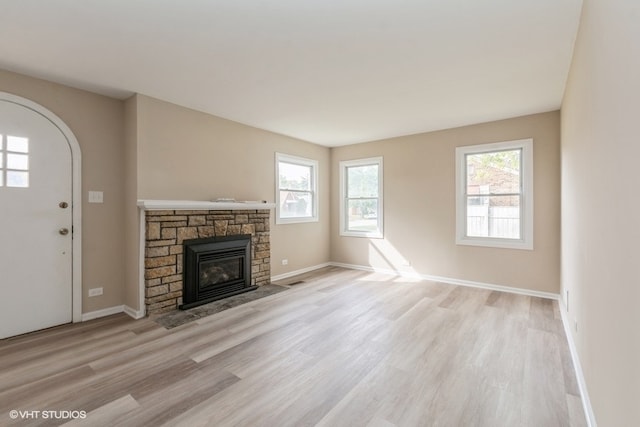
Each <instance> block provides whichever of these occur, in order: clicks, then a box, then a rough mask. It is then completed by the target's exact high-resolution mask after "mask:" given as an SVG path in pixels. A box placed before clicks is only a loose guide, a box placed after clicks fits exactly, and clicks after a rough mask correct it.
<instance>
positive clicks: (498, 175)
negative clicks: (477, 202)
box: [466, 150, 522, 195]
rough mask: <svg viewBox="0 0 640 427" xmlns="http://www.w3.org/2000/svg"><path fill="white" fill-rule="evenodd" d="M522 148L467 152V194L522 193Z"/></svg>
mask: <svg viewBox="0 0 640 427" xmlns="http://www.w3.org/2000/svg"><path fill="white" fill-rule="evenodd" d="M521 154H522V150H509V151H497V152H492V153H479V154H467V156H466V163H467V194H469V195H471V194H505V193H520V158H521Z"/></svg>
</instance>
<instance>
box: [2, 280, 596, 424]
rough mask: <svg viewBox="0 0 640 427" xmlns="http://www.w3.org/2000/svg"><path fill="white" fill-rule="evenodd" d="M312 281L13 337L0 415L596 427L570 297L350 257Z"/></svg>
mask: <svg viewBox="0 0 640 427" xmlns="http://www.w3.org/2000/svg"><path fill="white" fill-rule="evenodd" d="M303 279H304V283H300V284H297V285H295V286H292V287H291V289H289V290H287V291H284V292H281V293H279V294H276V295H272V296H269V297H267V298H264V299H261V300H257V301H254V302H251V303H248V304H245V305H242V306H239V307H235V308H233V309H230V310H227V311H224V312H221V313H218V314H215V315H213V316H209V317H207V318H203V319H200V320H197V321H195V322H192V323H189V324H186V325H183V326H180V327H177V328H174V329H171V330H166V329H164V328H162V327H160V326H159V325H157V324H156V323H155V322H153V320H151V319H143V320H138V321H134V320H131V319H130V318H128V317H127V316H126V315H116V316H110V317H107V318H103V319H98V320H95V321H90V322H85V323H81V324H75V325H67V326H62V327H58V328H53V329H50V330H47V331H42V332H38V333H33V334H28V335H24V336H21V337H16V338H12V339H7V340H3V341H0V425H3V426H4V425H57V424H62V423H65V422H66V421H67V420H58V421H52V420H50V419H46V420H43V419H42V418H38V419H18V420H15V421H12V420H11V418H10V416H9V414H10V412H9V411H10V410H12V409H15V410H30V411H35V410H40V411H45V410H49V411H51V410H58V411H60V410H77V411H86V412H87V416H86V419H84V420H76V421H83V423H77V422H71V423H69V424H70V425H72V424H83V425H89V426H156V425H169V426H188V427H195V426H312V425H320V426H349V427H355V426H491V427H495V426H509V427H513V426H535V427H548V426H582V425H586V423H585V419H584V415H583V412H582V405H581V401H580V397H579V393H578V387H577V384H576V379H575V376H574V371H573V367H572V362H571V359H570V355H569V350H568V345H567V340H566V338H565V335H564V331H563V329H562V322H561V320H560V315H559V311H558V306H557V303H556V302H555V301H551V300H545V299H540V298H532V297H527V296H520V295H513V294H506V293H500V292H494V291H488V290H482V289H474V288H465V287H457V286H452V285H446V284H442V283H433V282H425V281H411V280H407V279H399V278H397V277H392V276H385V275H381V274H373V273H366V272H361V271H354V270H344V269H339V268H327V269H323V270H319V271H318V272H315V273H314V274H307V275H305V276H304V277H303ZM293 281H294V279H289V281H288V283H291V282H293Z"/></svg>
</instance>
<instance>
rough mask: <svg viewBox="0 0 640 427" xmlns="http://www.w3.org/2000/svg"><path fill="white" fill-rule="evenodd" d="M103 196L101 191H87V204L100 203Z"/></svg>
mask: <svg viewBox="0 0 640 427" xmlns="http://www.w3.org/2000/svg"><path fill="white" fill-rule="evenodd" d="M103 201H104V195H103V192H102V191H89V203H102V202H103Z"/></svg>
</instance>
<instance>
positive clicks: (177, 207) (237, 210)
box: [138, 200, 273, 314]
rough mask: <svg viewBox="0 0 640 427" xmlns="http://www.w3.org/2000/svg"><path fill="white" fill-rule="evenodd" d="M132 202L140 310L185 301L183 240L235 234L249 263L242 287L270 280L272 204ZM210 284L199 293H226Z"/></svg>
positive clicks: (166, 308) (153, 311)
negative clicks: (136, 211)
mask: <svg viewBox="0 0 640 427" xmlns="http://www.w3.org/2000/svg"><path fill="white" fill-rule="evenodd" d="M138 206H139V207H140V209H141V223H142V222H143V224H144V225H143V226H144V228H143V229H144V242H143V243H144V245H143V249H144V254H142V253H141V257H143V259H144V276H143V278H141V279H142V280H143V289H144V304H145V312H146V314H159V313H164V312H167V311H172V310H175V309H177V308H179V307H180V306H181V305H183V303H184V304H191V302H185V301H184V297H185V295H184V293H183V286H184V282H183V274H184V259H185V242H186V243H190V242H193V241H194V240H195V239H204V240H203V241H207V242H213V241H216V239H217V240H218V241H227V240H233V237H234V236H235V237H237V238H238V239H243V238H244V239H247V240H249V242H250V249H249V251H250V256H249V258H250V261H249V262H248V264H246V266H245V267H246V268H247V271H248V272H249V275H250V277H249V278H248V282H247V283H246V284H243V285H242V286H247V285H248V287H257V286H262V285H266V284H269V283H270V282H271V245H270V223H269V218H270V209H271V208H273V204H267V203H216V202H191V201H176V202H173V201H161V200H159V201H153V200H141V201H139V202H138ZM167 207H172V208H173V209H166V208H167ZM141 225H142V224H141ZM141 237H142V236H141ZM141 243H142V242H141ZM223 267H224V265H222V267H221V266H218V268H223ZM228 268H230V269H232V267H228ZM226 274H229V273H226ZM231 282H234V283H233V284H231V285H230V287H231V288H233V287H234V286H235V287H236V288H237V287H238V283H236V282H237V281H236V280H235V279H231ZM216 285H217V284H215V283H208V284H207V285H205V288H207V287H208V288H209V289H208V290H207V289H205V291H211V292H210V294H209V296H208V297H207V298H215V297H224V296H226V295H223V296H220V295H213V294H216V292H217V290H216V289H215V288H216V287H217V286H216ZM235 290H238V289H235ZM232 292H233V290H231V291H230V293H229V294H231V293H232ZM205 293H206V292H205ZM223 293H224V292H223ZM185 308H186V307H185Z"/></svg>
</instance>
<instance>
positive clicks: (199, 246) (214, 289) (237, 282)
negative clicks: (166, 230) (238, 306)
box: [180, 234, 257, 310]
mask: <svg viewBox="0 0 640 427" xmlns="http://www.w3.org/2000/svg"><path fill="white" fill-rule="evenodd" d="M183 244H184V264H183V270H184V273H183V287H182V305H181V306H180V308H181V309H182V310H186V309H188V308H192V307H196V306H198V305H201V304H205V303H208V302H211V301H215V300H217V299H221V298H226V297H229V296H232V295H236V294H239V293H242V292H247V291H251V290H254V289H256V288H257V286H251V235H244V234H243V235H238V236H226V237H211V238H206V239H191V240H185V241H184V242H183Z"/></svg>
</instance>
